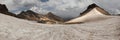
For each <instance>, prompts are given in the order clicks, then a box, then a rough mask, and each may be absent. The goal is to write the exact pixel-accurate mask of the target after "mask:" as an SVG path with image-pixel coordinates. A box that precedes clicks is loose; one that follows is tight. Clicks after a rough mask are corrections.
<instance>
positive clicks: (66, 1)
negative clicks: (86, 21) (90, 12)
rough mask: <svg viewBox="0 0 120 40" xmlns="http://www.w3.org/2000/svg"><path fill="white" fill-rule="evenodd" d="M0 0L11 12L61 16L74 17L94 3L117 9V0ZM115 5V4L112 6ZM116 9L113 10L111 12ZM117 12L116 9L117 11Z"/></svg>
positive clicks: (107, 8) (108, 9)
mask: <svg viewBox="0 0 120 40" xmlns="http://www.w3.org/2000/svg"><path fill="white" fill-rule="evenodd" d="M108 1H109V0H45V1H43V0H42V1H41V0H0V3H2V4H6V5H7V7H8V8H9V10H10V11H11V12H14V13H18V12H20V11H23V10H28V9H30V10H33V11H35V12H38V13H47V12H53V13H55V14H56V15H59V16H61V17H76V16H78V15H79V13H80V12H82V11H84V10H85V9H86V7H87V6H88V5H89V4H92V3H96V4H98V5H99V6H101V7H103V8H104V9H106V10H107V11H109V12H111V10H119V9H120V8H119V7H120V4H119V0H111V1H110V2H108ZM114 5H116V6H114ZM114 12H116V11H113V13H114ZM117 12H118V11H117Z"/></svg>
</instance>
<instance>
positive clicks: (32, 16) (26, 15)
mask: <svg viewBox="0 0 120 40" xmlns="http://www.w3.org/2000/svg"><path fill="white" fill-rule="evenodd" d="M42 16H43V15H42V14H38V13H35V12H33V11H32V10H27V11H22V12H21V13H20V14H18V15H17V17H18V18H21V19H27V20H33V21H38V20H39V19H40V18H41V17H42Z"/></svg>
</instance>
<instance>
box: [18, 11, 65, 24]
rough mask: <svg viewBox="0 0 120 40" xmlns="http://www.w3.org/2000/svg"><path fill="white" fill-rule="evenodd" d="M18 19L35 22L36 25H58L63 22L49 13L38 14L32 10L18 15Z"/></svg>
mask: <svg viewBox="0 0 120 40" xmlns="http://www.w3.org/2000/svg"><path fill="white" fill-rule="evenodd" d="M17 17H18V18H21V19H27V20H32V21H37V22H38V23H49V24H53V23H59V22H63V21H64V20H63V19H62V18H60V17H58V16H56V15H54V14H53V13H51V12H49V13H48V14H46V15H43V14H38V13H35V12H33V11H32V10H27V11H22V12H21V13H20V14H18V15H17Z"/></svg>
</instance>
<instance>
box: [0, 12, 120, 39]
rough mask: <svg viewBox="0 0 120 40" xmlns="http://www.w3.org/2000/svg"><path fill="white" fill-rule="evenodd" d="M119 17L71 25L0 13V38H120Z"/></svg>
mask: <svg viewBox="0 0 120 40" xmlns="http://www.w3.org/2000/svg"><path fill="white" fill-rule="evenodd" d="M119 24H120V17H119V16H118V17H117V16H116V17H111V18H109V19H106V20H103V21H96V22H89V23H83V24H72V25H60V24H55V25H50V24H39V23H34V22H30V21H27V20H21V19H17V18H14V17H11V16H7V15H3V14H0V40H120V35H119V34H120V25H119Z"/></svg>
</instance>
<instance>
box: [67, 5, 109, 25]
mask: <svg viewBox="0 0 120 40" xmlns="http://www.w3.org/2000/svg"><path fill="white" fill-rule="evenodd" d="M109 17H110V14H109V13H108V12H107V11H105V10H104V9H103V8H101V7H99V6H97V5H96V4H91V5H89V6H88V8H87V10H85V11H84V12H83V13H81V14H80V16H79V17H77V18H75V19H72V20H70V21H67V22H65V23H70V24H71V23H72V24H74V23H84V22H94V21H99V20H104V19H107V18H109Z"/></svg>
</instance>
